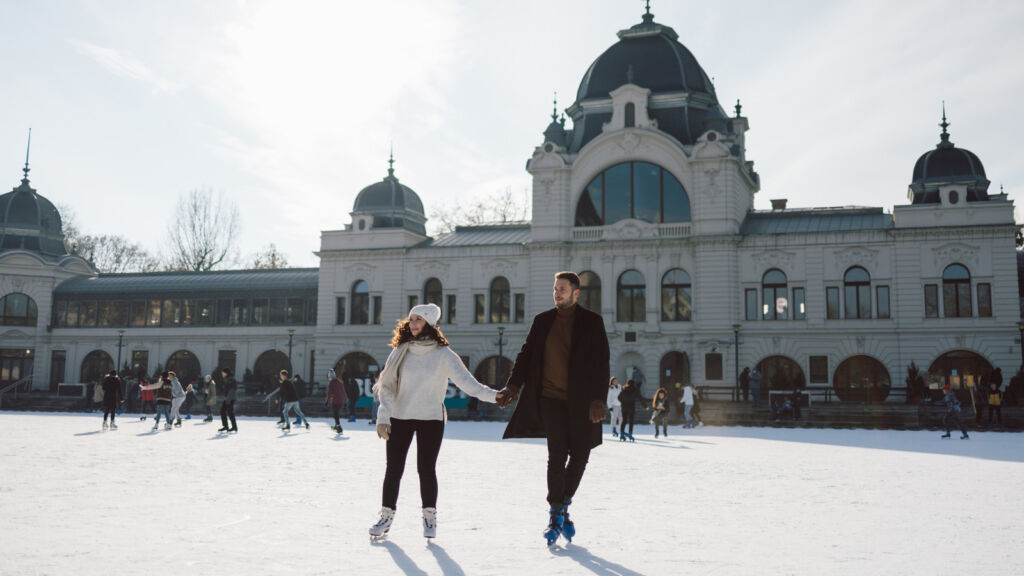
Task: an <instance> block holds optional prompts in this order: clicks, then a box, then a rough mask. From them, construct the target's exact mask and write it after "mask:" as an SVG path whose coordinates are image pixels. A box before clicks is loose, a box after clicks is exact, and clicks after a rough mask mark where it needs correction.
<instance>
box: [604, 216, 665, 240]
mask: <svg viewBox="0 0 1024 576" xmlns="http://www.w3.org/2000/svg"><path fill="white" fill-rule="evenodd" d="M604 237H605V239H607V240H638V239H641V238H657V237H658V226H657V225H656V224H651V223H650V222H644V221H643V220H635V219H632V218H627V219H625V220H619V221H618V222H616V223H614V224H612V225H610V226H607V227H605V232H604Z"/></svg>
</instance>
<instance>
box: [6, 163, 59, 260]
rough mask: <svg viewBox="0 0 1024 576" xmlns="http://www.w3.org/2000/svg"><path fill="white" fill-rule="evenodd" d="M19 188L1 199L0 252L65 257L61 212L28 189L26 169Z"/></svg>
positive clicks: (27, 170) (27, 169)
mask: <svg viewBox="0 0 1024 576" xmlns="http://www.w3.org/2000/svg"><path fill="white" fill-rule="evenodd" d="M23 171H24V173H25V176H24V178H22V179H21V185H20V186H18V187H17V188H15V189H13V190H11V191H10V192H8V193H6V194H3V195H0V251H3V250H17V249H24V250H31V251H33V252H41V253H43V254H49V255H52V256H64V255H66V254H67V253H68V252H67V248H66V247H65V246H64V232H63V229H62V227H61V219H60V212H58V211H57V208H56V207H55V206H54V205H53V203H52V202H50V201H49V200H47V199H46V198H44V197H43V196H40V195H39V194H37V193H36V191H35V190H34V189H33V188H32V187H31V186H29V182H28V172H29V168H28V165H27V164H26V165H25V168H24V169H23Z"/></svg>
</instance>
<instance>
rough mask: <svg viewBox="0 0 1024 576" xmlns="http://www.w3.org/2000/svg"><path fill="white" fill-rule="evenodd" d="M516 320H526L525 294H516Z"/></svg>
mask: <svg viewBox="0 0 1024 576" xmlns="http://www.w3.org/2000/svg"><path fill="white" fill-rule="evenodd" d="M515 308H516V322H523V321H525V320H526V294H516V306H515Z"/></svg>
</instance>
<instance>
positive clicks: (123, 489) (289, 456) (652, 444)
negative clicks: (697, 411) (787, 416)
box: [0, 412, 1024, 576]
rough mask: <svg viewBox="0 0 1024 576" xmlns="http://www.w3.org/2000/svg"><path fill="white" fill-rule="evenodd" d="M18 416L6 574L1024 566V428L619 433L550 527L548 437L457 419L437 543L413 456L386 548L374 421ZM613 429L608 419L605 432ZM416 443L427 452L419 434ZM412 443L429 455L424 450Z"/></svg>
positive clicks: (5, 504)
mask: <svg viewBox="0 0 1024 576" xmlns="http://www.w3.org/2000/svg"><path fill="white" fill-rule="evenodd" d="M152 423H153V421H152V419H151V418H149V419H147V420H146V421H144V422H140V421H139V420H138V418H137V417H133V416H123V417H121V418H119V419H118V425H119V426H120V429H119V430H117V431H110V432H103V431H101V430H100V424H101V417H100V416H98V415H95V414H92V415H84V414H26V413H12V412H5V413H0V438H2V440H0V463H2V467H0V473H2V475H3V482H2V483H0V519H2V523H0V573H2V574H54V575H66V574H74V575H75V576H87V575H91V574H96V575H104V576H106V575H110V574H144V575H146V576H157V575H161V574H172V575H175V576H181V575H184V574H219V575H232V574H244V575H246V576H255V575H260V574H288V575H291V576H295V575H306V574H357V575H376V574H406V575H418V574H458V575H462V574H464V575H472V576H475V575H479V574H484V575H486V574H517V575H518V574H526V575H530V576H540V575H545V574H559V575H561V574H596V575H601V576H605V575H607V576H613V575H614V576H620V575H635V574H654V575H657V574H701V575H712V574H715V575H718V574H744V575H748V574H815V575H818V574H956V573H982V574H985V573H989V574H1000V573H1002V574H1005V573H1013V572H1015V571H1019V570H1020V567H1021V565H1022V560H1024V548H1022V546H1021V532H1020V526H1021V518H1024V504H1022V499H1021V496H1020V487H1021V486H1022V485H1024V465H1022V460H1024V451H1022V441H1024V436H1021V435H1020V434H1010V433H972V435H971V438H970V439H969V440H960V439H959V438H958V437H957V436H958V435H956V434H954V436H953V437H952V438H950V439H940V438H939V434H940V433H939V432H934V431H919V432H917V431H915V432H910V431H874V430H811V429H773V428H700V429H696V430H680V429H678V428H673V429H670V430H669V432H670V434H671V435H670V436H669V437H668V438H667V439H659V440H655V439H654V438H653V430H652V429H651V427H650V426H639V427H638V428H637V432H636V434H635V436H636V437H637V442H636V443H635V444H627V443H620V442H618V441H615V440H614V439H613V438H611V436H610V435H607V436H606V437H605V445H604V446H602V447H599V448H598V449H596V450H594V452H593V453H592V455H591V459H590V464H589V466H588V469H587V473H586V476H585V477H584V479H583V484H582V486H581V487H580V491H579V493H578V494H577V496H576V503H575V504H574V505H573V507H572V509H571V512H572V516H573V519H574V520H575V522H576V525H577V535H576V538H575V539H574V542H573V543H571V544H567V543H565V541H564V540H560V541H559V542H558V544H557V545H555V546H553V547H551V548H549V547H548V546H546V545H545V543H544V539H543V538H542V536H541V532H542V530H543V528H544V526H545V524H546V522H547V504H546V503H545V501H544V494H545V486H544V475H545V472H544V470H545V462H546V452H545V448H544V444H543V441H540V440H529V441H508V440H505V441H502V440H500V437H501V433H502V430H503V424H502V423H477V422H449V423H448V425H447V429H446V434H445V441H444V445H443V446H442V448H441V456H440V459H439V462H438V477H439V482H440V497H439V501H438V532H439V533H438V538H437V539H436V540H434V541H433V542H432V543H430V544H428V543H427V542H426V541H425V540H424V538H423V536H422V528H421V524H420V504H419V483H418V479H417V477H416V468H415V457H414V455H413V454H410V457H409V461H408V465H407V468H406V472H405V477H404V480H403V484H402V491H401V494H400V497H399V505H398V514H397V516H396V519H395V524H394V527H393V528H392V530H391V534H390V536H389V537H388V538H387V539H386V540H384V541H382V542H378V543H373V542H371V541H370V539H369V537H368V535H367V529H368V528H369V526H370V525H371V524H372V523H373V522H374V521H375V520H376V518H377V512H378V510H379V508H380V491H381V480H382V478H383V474H384V443H383V441H381V440H379V439H377V437H376V435H375V433H374V431H373V427H371V426H368V425H367V423H366V421H365V420H361V421H359V422H356V423H345V434H344V436H340V437H336V436H335V435H334V433H333V432H331V430H330V428H329V426H330V424H328V423H327V422H326V421H323V420H321V421H316V422H314V423H313V428H312V429H311V430H308V431H307V430H304V429H303V430H297V429H293V431H292V432H291V433H289V434H283V433H282V432H281V431H280V430H278V429H277V428H276V427H275V424H274V421H273V420H272V419H258V418H242V419H240V420H239V428H240V432H239V433H238V434H237V435H230V436H228V435H218V434H217V433H216V429H217V428H219V422H217V421H214V422H212V423H208V424H207V423H203V422H202V421H197V420H195V419H193V420H190V421H185V422H184V424H183V426H182V427H181V428H178V429H175V430H171V431H164V430H163V429H161V430H159V431H156V432H153V431H151V427H152ZM606 430H607V427H606ZM414 446H415V445H414ZM413 450H414V451H415V447H414V448H413Z"/></svg>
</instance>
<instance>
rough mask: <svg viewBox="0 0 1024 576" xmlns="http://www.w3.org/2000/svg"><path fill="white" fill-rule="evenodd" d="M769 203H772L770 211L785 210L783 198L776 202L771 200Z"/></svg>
mask: <svg viewBox="0 0 1024 576" xmlns="http://www.w3.org/2000/svg"><path fill="white" fill-rule="evenodd" d="M771 202H772V210H785V209H786V199H785V198H779V199H778V200H772V201H771Z"/></svg>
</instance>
